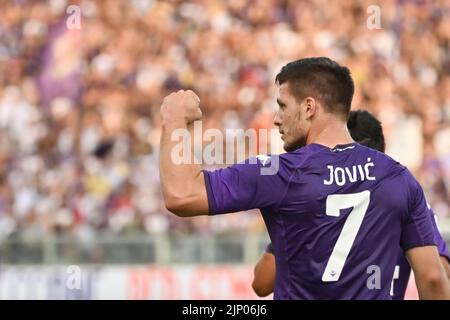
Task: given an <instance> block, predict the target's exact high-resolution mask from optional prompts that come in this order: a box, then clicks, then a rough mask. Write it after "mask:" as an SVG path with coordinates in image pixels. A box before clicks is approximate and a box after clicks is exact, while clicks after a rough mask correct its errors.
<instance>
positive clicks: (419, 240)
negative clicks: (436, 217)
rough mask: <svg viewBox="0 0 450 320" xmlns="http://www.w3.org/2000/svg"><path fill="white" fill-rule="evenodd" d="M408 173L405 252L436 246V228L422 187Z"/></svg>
mask: <svg viewBox="0 0 450 320" xmlns="http://www.w3.org/2000/svg"><path fill="white" fill-rule="evenodd" d="M405 171H406V188H408V194H409V205H408V212H407V213H406V215H405V216H404V218H403V226H402V227H403V228H402V235H401V242H400V245H401V247H402V248H403V250H404V251H406V250H408V249H411V248H414V247H421V246H428V245H436V241H435V228H434V227H433V223H432V221H431V219H430V214H429V210H428V207H427V202H426V200H425V195H424V193H423V190H422V187H421V186H420V185H419V183H418V182H417V180H416V179H415V178H414V177H413V176H412V175H411V173H409V172H408V171H407V170H405Z"/></svg>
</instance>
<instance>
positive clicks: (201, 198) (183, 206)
mask: <svg viewBox="0 0 450 320" xmlns="http://www.w3.org/2000/svg"><path fill="white" fill-rule="evenodd" d="M190 189H191V190H186V193H185V194H184V195H183V197H179V198H177V199H174V200H172V201H166V206H167V203H173V204H174V205H173V206H171V205H169V206H167V209H168V210H169V211H171V212H173V213H174V214H176V215H177V216H179V217H193V216H200V215H207V214H208V213H209V207H208V196H207V192H206V186H205V178H204V173H203V172H199V173H198V174H197V175H196V176H195V178H194V181H193V183H192V185H191V188H190Z"/></svg>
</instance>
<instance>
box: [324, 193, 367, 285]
mask: <svg viewBox="0 0 450 320" xmlns="http://www.w3.org/2000/svg"><path fill="white" fill-rule="evenodd" d="M326 201H327V202H326V215H327V216H332V217H339V216H340V214H341V210H342V209H347V208H353V209H352V211H351V212H350V213H349V215H348V217H347V220H346V221H345V224H344V227H343V228H342V231H341V233H340V234H339V238H338V239H337V241H336V244H335V246H334V248H333V252H332V253H331V256H330V259H329V260H328V263H327V266H326V268H325V271H324V273H323V275H322V281H323V282H335V281H338V280H339V277H340V275H341V272H342V269H343V268H344V264H345V261H346V260H347V256H348V254H349V253H350V249H351V248H352V246H353V242H355V238H356V235H357V234H358V230H359V228H360V227H361V223H362V221H363V220H364V216H365V214H366V212H367V208H368V207H369V202H370V191H368V190H366V191H363V192H359V193H349V194H331V195H329V196H328V197H327V200H326Z"/></svg>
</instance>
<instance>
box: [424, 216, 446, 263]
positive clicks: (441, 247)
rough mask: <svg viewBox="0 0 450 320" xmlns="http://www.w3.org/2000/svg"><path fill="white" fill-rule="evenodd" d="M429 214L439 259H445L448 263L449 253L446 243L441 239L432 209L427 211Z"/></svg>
mask: <svg viewBox="0 0 450 320" xmlns="http://www.w3.org/2000/svg"><path fill="white" fill-rule="evenodd" d="M429 213H430V218H431V222H432V224H433V227H434V240H435V241H436V244H437V247H438V251H439V255H440V256H441V257H445V258H447V260H448V261H449V262H450V253H449V252H448V248H447V243H445V240H444V238H442V235H441V233H440V231H439V227H438V224H437V218H436V215H435V214H434V212H433V210H432V209H429Z"/></svg>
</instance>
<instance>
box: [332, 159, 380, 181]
mask: <svg viewBox="0 0 450 320" xmlns="http://www.w3.org/2000/svg"><path fill="white" fill-rule="evenodd" d="M372 167H375V164H374V163H373V162H372V161H371V159H370V158H367V163H366V164H364V165H362V164H358V165H353V166H351V167H344V168H341V167H334V166H331V165H328V166H327V168H328V170H329V171H330V177H329V178H328V180H323V184H324V185H327V186H329V185H332V184H333V183H335V184H337V185H338V186H343V185H344V184H346V183H348V182H350V183H352V182H356V181H364V180H376V179H375V177H374V176H372V175H371V172H370V170H371V168H372Z"/></svg>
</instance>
